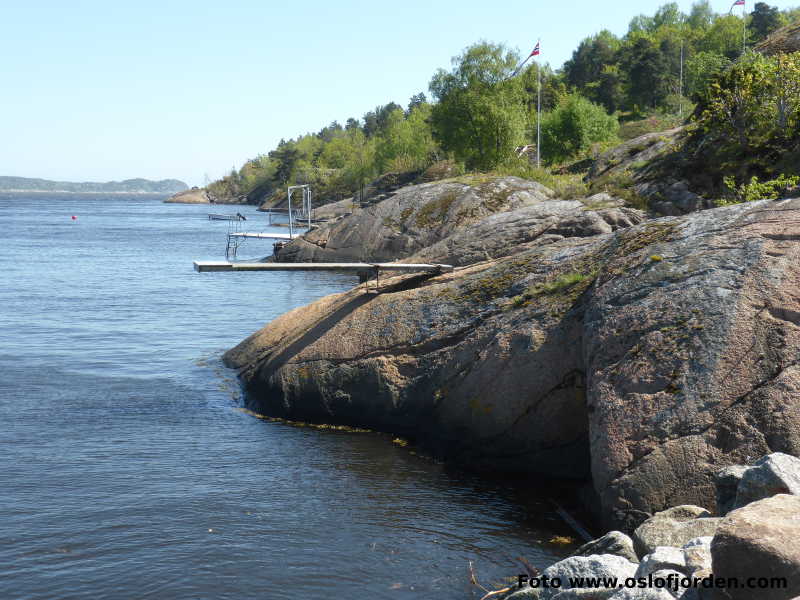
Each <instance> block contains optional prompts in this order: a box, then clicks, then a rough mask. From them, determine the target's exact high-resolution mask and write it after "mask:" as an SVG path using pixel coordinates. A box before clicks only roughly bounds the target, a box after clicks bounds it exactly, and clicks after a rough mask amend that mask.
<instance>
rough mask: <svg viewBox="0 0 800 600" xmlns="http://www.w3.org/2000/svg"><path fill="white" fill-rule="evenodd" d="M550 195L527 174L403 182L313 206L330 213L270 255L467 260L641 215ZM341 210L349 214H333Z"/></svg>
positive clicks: (584, 233) (630, 221)
mask: <svg viewBox="0 0 800 600" xmlns="http://www.w3.org/2000/svg"><path fill="white" fill-rule="evenodd" d="M553 196H554V193H553V192H552V191H551V190H549V189H548V188H546V187H544V186H542V185H540V184H538V183H535V182H532V181H526V180H524V179H519V178H517V177H495V178H490V179H488V180H480V179H472V180H470V179H465V180H464V182H460V181H446V182H439V183H429V184H422V185H415V186H410V187H406V188H402V189H400V190H399V191H397V192H395V193H393V194H391V195H390V196H387V197H386V199H384V200H382V201H381V202H377V203H375V204H373V205H369V206H367V207H366V208H358V207H355V206H354V205H353V203H352V201H343V202H342V203H338V204H337V205H336V206H330V207H321V208H319V209H316V213H315V216H317V217H320V218H322V217H325V218H333V219H336V220H335V221H334V222H332V223H328V224H325V225H323V226H321V227H319V228H317V229H314V230H313V231H311V232H309V233H307V234H305V235H304V236H303V237H302V238H299V239H297V240H295V241H293V242H292V243H290V244H288V245H287V246H285V247H284V248H283V250H281V251H280V252H279V253H278V257H277V259H278V260H280V261H285V262H309V261H313V262H341V261H370V262H385V261H390V260H397V259H407V262H420V261H425V262H437V263H444V264H453V265H467V264H472V263H475V262H480V261H485V260H492V259H494V258H498V257H502V256H508V255H510V254H515V253H518V252H521V251H523V250H525V249H527V248H530V247H533V246H536V245H544V244H549V243H552V242H554V241H557V240H561V239H564V238H568V237H588V236H593V235H597V234H602V233H610V232H612V231H616V230H617V229H620V228H623V227H629V226H631V225H635V224H638V223H641V222H642V221H643V220H644V219H645V216H644V213H642V212H641V211H637V210H634V209H630V208H624V207H619V206H602V207H600V206H598V208H597V209H594V208H592V205H590V206H587V205H586V204H584V203H582V202H579V201H563V200H555V199H553ZM593 204H596V203H593ZM343 211H348V212H351V213H352V214H349V215H346V216H344V217H343V218H337V217H340V216H342V215H343V214H344V213H343Z"/></svg>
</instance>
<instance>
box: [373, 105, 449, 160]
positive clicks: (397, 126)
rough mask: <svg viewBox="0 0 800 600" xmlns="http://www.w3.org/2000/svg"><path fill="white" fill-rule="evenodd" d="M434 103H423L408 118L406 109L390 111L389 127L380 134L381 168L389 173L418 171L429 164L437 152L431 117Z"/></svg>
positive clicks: (376, 156) (378, 152) (378, 146)
mask: <svg viewBox="0 0 800 600" xmlns="http://www.w3.org/2000/svg"><path fill="white" fill-rule="evenodd" d="M430 115H431V105H430V104H427V103H425V104H419V105H418V106H417V107H416V108H414V110H412V111H411V113H410V114H409V115H408V118H405V115H404V114H403V111H402V110H400V109H397V110H395V111H394V112H392V113H391V114H390V115H389V119H388V121H387V124H386V129H385V131H384V133H383V135H381V136H380V138H378V141H377V145H376V150H375V161H376V166H377V168H378V171H379V172H381V173H386V172H389V171H395V172H410V171H417V170H421V169H423V168H425V167H427V166H428V165H429V164H430V163H431V162H432V159H433V157H434V156H435V154H436V144H435V142H434V140H433V134H432V132H431V128H430V126H429V125H428V119H429V118H430Z"/></svg>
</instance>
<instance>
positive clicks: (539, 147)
mask: <svg viewBox="0 0 800 600" xmlns="http://www.w3.org/2000/svg"><path fill="white" fill-rule="evenodd" d="M540 44H541V40H539V41H538V42H537V43H536V46H537V48H539V52H540V53H541V45H540ZM536 73H537V75H538V77H537V79H538V82H539V85H538V92H537V94H536V95H537V99H536V167H537V168H541V166H542V66H541V64H539V59H538V57H537V59H536Z"/></svg>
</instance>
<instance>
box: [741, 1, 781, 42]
mask: <svg viewBox="0 0 800 600" xmlns="http://www.w3.org/2000/svg"><path fill="white" fill-rule="evenodd" d="M781 25H782V23H781V13H780V11H779V10H778V9H777V7H775V6H770V5H769V4H766V3H764V2H756V5H755V8H754V9H753V12H752V14H751V15H750V23H749V25H748V28H749V29H750V32H751V34H752V36H751V37H752V38H753V41H754V42H760V41H761V40H763V39H765V38H766V37H767V36H768V35H769V34H770V33H772V32H773V31H775V30H776V29H779V28H780V27H781Z"/></svg>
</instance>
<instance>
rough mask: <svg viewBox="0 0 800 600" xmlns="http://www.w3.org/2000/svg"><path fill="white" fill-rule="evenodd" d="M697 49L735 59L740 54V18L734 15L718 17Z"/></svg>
mask: <svg viewBox="0 0 800 600" xmlns="http://www.w3.org/2000/svg"><path fill="white" fill-rule="evenodd" d="M698 49H699V50H701V51H704V52H714V53H716V54H721V55H723V56H725V57H727V58H728V59H730V60H735V59H737V58H738V57H739V56H741V54H742V18H741V17H737V16H736V15H724V16H721V17H718V18H717V19H716V20H715V21H714V23H713V24H712V25H711V27H710V28H709V29H708V31H707V32H706V34H705V35H704V36H703V38H702V39H701V40H700V41H699V43H698Z"/></svg>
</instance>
